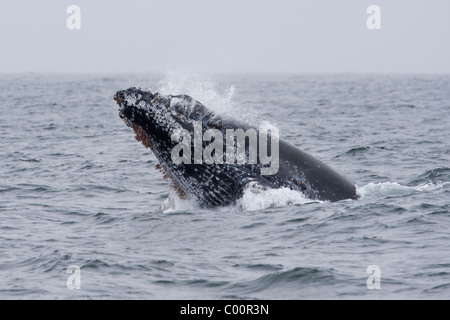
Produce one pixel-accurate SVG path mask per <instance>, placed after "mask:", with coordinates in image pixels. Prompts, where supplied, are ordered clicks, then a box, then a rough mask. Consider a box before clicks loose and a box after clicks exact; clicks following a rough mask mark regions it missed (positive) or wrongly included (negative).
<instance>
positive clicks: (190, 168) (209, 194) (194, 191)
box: [114, 87, 358, 207]
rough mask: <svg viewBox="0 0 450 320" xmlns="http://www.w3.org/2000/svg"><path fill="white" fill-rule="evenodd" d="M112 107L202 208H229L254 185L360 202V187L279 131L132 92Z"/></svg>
mask: <svg viewBox="0 0 450 320" xmlns="http://www.w3.org/2000/svg"><path fill="white" fill-rule="evenodd" d="M114 100H115V101H116V102H117V104H118V105H119V116H120V117H121V118H122V120H123V121H124V122H125V123H126V125H127V126H129V127H131V128H132V129H133V130H134V133H135V134H136V139H137V140H138V141H141V142H142V144H143V145H144V146H145V147H147V148H150V149H151V150H152V151H153V153H154V154H155V156H156V158H157V159H158V161H159V164H158V165H156V168H157V169H159V170H161V171H162V172H163V174H164V179H167V180H169V181H170V185H171V187H173V188H174V190H175V191H176V192H177V194H178V195H179V196H180V198H183V199H195V200H197V201H198V202H199V204H200V205H201V206H204V207H215V206H225V205H230V204H233V203H235V202H236V200H238V199H239V198H241V197H242V195H243V193H244V191H245V189H246V188H248V187H249V186H255V185H258V186H259V187H260V188H283V187H286V188H290V189H292V190H298V191H300V192H302V193H303V194H304V195H305V196H306V197H308V198H310V199H312V200H322V201H339V200H344V199H357V198H358V195H357V193H356V187H355V185H354V183H352V182H351V181H350V180H348V179H347V178H345V177H344V176H342V175H340V174H339V173H337V172H336V171H335V170H334V169H332V168H331V167H330V166H328V165H326V164H325V163H323V162H321V161H320V160H318V159H316V158H314V157H313V156H311V155H309V154H307V153H306V152H304V151H302V150H300V149H299V148H297V147H296V146H294V145H292V144H290V143H288V142H286V141H284V140H283V139H280V138H279V137H278V136H276V134H274V132H272V131H274V130H272V131H271V130H267V129H265V130H263V129H261V128H258V127H256V126H253V125H251V124H247V123H244V122H242V121H239V120H236V119H232V118H228V117H225V116H219V115H216V114H215V113H214V112H212V111H211V110H209V109H208V108H207V107H205V106H204V105H203V104H201V103H200V102H199V101H197V100H195V99H194V98H192V97H190V96H188V95H163V94H160V93H152V92H151V91H145V90H141V89H139V88H134V87H132V88H128V89H126V90H120V91H117V93H116V94H115V95H114ZM269 131H270V138H269ZM230 132H231V135H230ZM251 133H254V134H253V136H252V134H251ZM264 134H265V135H264ZM199 138H200V139H201V140H198V139H199ZM205 138H206V139H205ZM227 138H229V139H228V141H226V139H227ZM222 139H223V141H222ZM252 142H253V144H252ZM212 146H213V147H212ZM252 148H253V149H254V150H252ZM263 149H264V150H263ZM239 151H240V153H239ZM205 156H210V157H209V159H206V158H205ZM242 158H244V159H242ZM206 160H209V161H206ZM227 160H228V161H227ZM252 160H253V161H252ZM268 160H269V161H268ZM269 169H270V170H269ZM264 170H266V171H264Z"/></svg>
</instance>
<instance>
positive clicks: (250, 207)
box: [237, 188, 313, 211]
mask: <svg viewBox="0 0 450 320" xmlns="http://www.w3.org/2000/svg"><path fill="white" fill-rule="evenodd" d="M312 201H313V200H311V199H308V198H306V197H305V196H304V195H303V194H302V193H301V192H299V191H296V190H291V189H289V188H279V189H266V190H257V191H255V190H254V189H252V188H248V189H246V190H245V192H244V195H243V196H242V198H241V199H239V200H238V202H237V206H238V207H239V208H241V209H242V210H243V211H256V210H262V209H266V208H272V207H284V206H287V205H293V204H304V203H310V202H312Z"/></svg>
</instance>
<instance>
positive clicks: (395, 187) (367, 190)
mask: <svg viewBox="0 0 450 320" xmlns="http://www.w3.org/2000/svg"><path fill="white" fill-rule="evenodd" d="M449 184H450V182H441V183H432V182H429V183H425V184H421V185H419V186H414V187H409V186H404V185H401V184H400V183H398V182H376V183H375V182H371V183H369V184H367V185H365V186H361V187H357V189H356V192H357V193H358V194H359V195H360V196H361V198H373V197H382V196H389V195H407V194H411V193H413V192H425V191H431V190H435V189H440V188H443V187H445V186H447V185H449Z"/></svg>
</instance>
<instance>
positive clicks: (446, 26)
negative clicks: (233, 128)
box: [0, 0, 450, 73]
mask: <svg viewBox="0 0 450 320" xmlns="http://www.w3.org/2000/svg"><path fill="white" fill-rule="evenodd" d="M71 4H76V5H78V6H79V7H80V8H81V30H68V29H67V27H66V20H67V18H68V16H69V15H68V14H67V13H66V9H67V7H68V6H69V5H71ZM371 4H376V5H378V6H380V8H381V30H369V29H368V28H367V26H366V20H367V18H368V17H369V14H367V13H366V9H367V7H368V6H369V5H371ZM449 17H450V1H449V0H368V1H366V0H341V1H337V0H239V1H238V0H154V1H144V0H139V1H138V0H70V1H66V0H41V1H36V0H20V1H3V2H2V5H1V6H0V40H1V49H0V58H1V59H0V72H31V71H32V72H153V71H158V72H165V71H168V70H176V69H182V70H184V71H193V72H241V73H246V72H290V73H316V72H318V73H322V72H330V73H333V72H401V73H405V72H407V73H410V72H414V73H416V72H417V73H422V72H426V73H450V18H449Z"/></svg>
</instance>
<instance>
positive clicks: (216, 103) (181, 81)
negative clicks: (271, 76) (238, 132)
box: [157, 71, 257, 122]
mask: <svg viewBox="0 0 450 320" xmlns="http://www.w3.org/2000/svg"><path fill="white" fill-rule="evenodd" d="M157 91H158V92H160V93H161V94H165V95H169V94H170V95H179V94H187V95H189V96H191V97H192V98H193V99H195V100H197V101H199V102H200V103H201V104H203V105H204V106H205V107H206V108H208V109H209V110H211V111H213V112H214V113H216V114H218V115H228V116H231V117H233V118H236V119H239V120H243V121H245V119H250V120H252V119H257V116H256V115H257V110H256V109H251V108H247V107H245V108H244V107H243V106H242V105H240V104H239V103H238V102H237V101H236V99H235V95H236V89H235V87H234V86H233V85H231V86H229V87H228V88H222V89H220V88H218V86H217V85H216V84H215V82H212V81H210V80H208V79H207V78H206V76H201V75H198V74H192V73H185V72H180V71H177V72H167V73H166V74H165V77H164V79H162V80H160V81H159V82H158V85H157ZM249 122H254V121H249Z"/></svg>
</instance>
